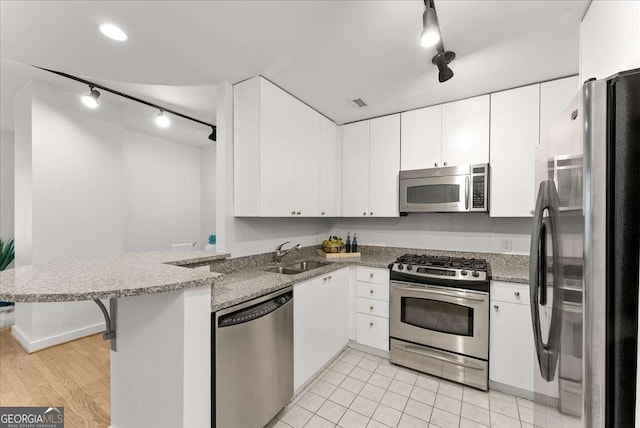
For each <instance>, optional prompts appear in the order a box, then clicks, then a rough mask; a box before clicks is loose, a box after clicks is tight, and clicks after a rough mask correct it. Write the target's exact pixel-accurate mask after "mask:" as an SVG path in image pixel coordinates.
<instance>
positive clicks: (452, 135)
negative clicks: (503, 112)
mask: <svg viewBox="0 0 640 428" xmlns="http://www.w3.org/2000/svg"><path fill="white" fill-rule="evenodd" d="M488 162H489V95H483V96H480V97H475V98H468V99H466V100H461V101H456V102H453V103H447V104H443V105H442V163H443V165H445V166H447V165H448V166H457V165H466V164H477V163H488Z"/></svg>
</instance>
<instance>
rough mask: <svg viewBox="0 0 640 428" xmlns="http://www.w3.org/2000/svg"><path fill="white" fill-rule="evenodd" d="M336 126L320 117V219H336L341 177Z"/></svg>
mask: <svg viewBox="0 0 640 428" xmlns="http://www.w3.org/2000/svg"><path fill="white" fill-rule="evenodd" d="M338 136H339V133H338V125H336V124H335V123H333V122H332V121H330V120H329V119H327V118H326V117H324V116H320V213H319V215H320V217H336V216H337V207H338V195H339V194H340V192H339V188H338V183H340V181H339V176H340V175H341V171H340V169H341V165H340V162H339V161H340V156H339V153H338V148H339V144H338V143H339V142H338Z"/></svg>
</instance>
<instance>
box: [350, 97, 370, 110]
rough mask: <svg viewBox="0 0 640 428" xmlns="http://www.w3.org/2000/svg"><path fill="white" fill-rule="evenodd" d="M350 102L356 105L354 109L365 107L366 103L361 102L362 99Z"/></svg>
mask: <svg viewBox="0 0 640 428" xmlns="http://www.w3.org/2000/svg"><path fill="white" fill-rule="evenodd" d="M351 102H353V103H354V104H355V105H356V107H358V108H361V107H366V106H367V103H365V102H364V101H362V98H356V99H355V100H351Z"/></svg>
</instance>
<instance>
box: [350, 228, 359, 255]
mask: <svg viewBox="0 0 640 428" xmlns="http://www.w3.org/2000/svg"><path fill="white" fill-rule="evenodd" d="M351 252H352V253H357V252H358V241H357V240H356V234H355V232H354V233H353V242H352V243H351Z"/></svg>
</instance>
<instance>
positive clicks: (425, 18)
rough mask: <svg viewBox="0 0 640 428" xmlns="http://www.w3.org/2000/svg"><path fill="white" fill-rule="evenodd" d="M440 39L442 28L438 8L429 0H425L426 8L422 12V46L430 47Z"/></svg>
mask: <svg viewBox="0 0 640 428" xmlns="http://www.w3.org/2000/svg"><path fill="white" fill-rule="evenodd" d="M439 41H440V28H439V27H438V18H437V17H436V10H435V9H434V8H433V7H431V5H430V3H429V2H425V10H424V12H423V13H422V34H421V35H420V46H422V47H423V48H430V47H431V46H435V45H436V43H438V42H439Z"/></svg>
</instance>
